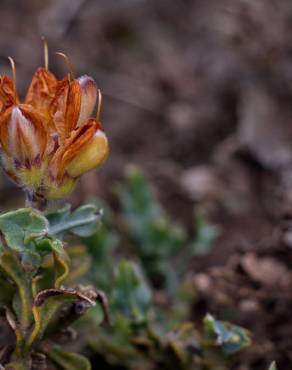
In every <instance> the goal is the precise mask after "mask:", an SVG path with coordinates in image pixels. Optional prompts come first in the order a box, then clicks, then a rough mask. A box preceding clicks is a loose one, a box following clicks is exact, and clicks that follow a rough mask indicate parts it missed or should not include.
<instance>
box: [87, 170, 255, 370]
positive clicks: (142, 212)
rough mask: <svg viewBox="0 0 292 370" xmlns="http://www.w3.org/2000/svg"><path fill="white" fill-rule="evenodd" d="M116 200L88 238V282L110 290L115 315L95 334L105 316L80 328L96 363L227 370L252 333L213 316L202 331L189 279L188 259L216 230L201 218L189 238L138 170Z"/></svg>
mask: <svg viewBox="0 0 292 370" xmlns="http://www.w3.org/2000/svg"><path fill="white" fill-rule="evenodd" d="M115 195H116V197H117V200H118V205H119V207H120V208H118V210H117V211H114V210H111V209H110V208H109V206H108V205H105V204H103V208H104V219H103V221H102V223H101V226H100V228H99V229H98V231H97V232H96V233H95V234H94V235H92V236H91V237H89V238H84V239H83V242H84V243H85V244H86V245H87V247H88V250H89V252H90V255H91V258H92V267H91V269H90V271H89V273H88V274H87V278H88V279H90V280H92V281H94V282H95V284H96V285H97V286H99V287H102V288H103V289H104V290H105V292H106V294H107V296H108V297H109V307H110V317H111V328H110V329H109V328H100V329H99V330H98V331H96V328H95V327H94V322H96V323H100V320H101V318H100V310H92V311H91V313H90V315H89V316H90V318H91V319H90V320H88V316H87V320H86V321H84V322H83V325H84V328H86V329H85V331H86V335H85V336H86V342H87V344H88V346H89V348H90V349H91V351H92V357H93V359H94V358H95V355H94V353H95V354H97V355H98V357H97V360H96V361H99V360H98V359H101V358H103V362H105V363H107V366H109V367H111V366H122V367H123V368H127V369H133V370H134V369H135V370H137V369H141V370H144V369H145V370H146V369H150V368H151V369H152V368H153V369H161V368H163V369H170V370H171V369H173V370H178V369H185V370H189V369H190V370H191V369H196V370H200V369H202V370H203V369H210V370H215V369H219V368H220V369H222V370H225V369H226V370H227V369H229V366H230V364H231V363H232V361H233V358H234V354H235V353H236V352H239V351H240V350H242V349H243V348H245V347H246V346H247V345H248V344H249V336H248V333H247V331H245V330H244V329H242V328H240V327H237V326H234V325H231V324H229V323H225V322H221V321H217V320H215V319H213V318H212V317H211V316H207V318H206V320H205V323H204V328H203V331H199V330H198V329H197V328H196V326H195V325H194V323H192V322H191V321H190V319H191V311H192V302H193V300H194V292H193V291H192V289H191V287H190V284H189V283H188V280H187V277H186V272H187V265H188V264H189V263H190V259H191V257H192V256H193V255H195V254H197V253H199V254H200V253H206V252H207V251H208V250H209V248H211V246H212V241H213V240H214V238H215V237H216V236H217V234H218V231H217V229H216V228H215V227H214V226H213V225H210V224H209V223H208V222H207V221H206V220H205V219H204V218H202V217H197V218H196V219H195V228H194V231H193V233H191V234H190V233H188V232H187V230H186V229H185V228H183V227H182V226H181V225H179V224H177V223H175V222H173V221H172V220H171V218H170V216H169V215H168V214H167V213H166V211H165V210H164V209H163V208H162V207H161V205H160V204H159V203H158V201H157V200H156V197H155V195H154V191H153V189H152V187H151V185H150V184H149V182H148V181H147V179H146V177H145V176H144V175H143V174H142V173H141V171H140V170H138V169H137V168H133V167H131V168H130V170H129V172H128V173H127V178H126V180H125V182H124V183H122V184H120V185H118V186H117V187H116V188H115ZM97 203H98V202H97ZM121 257H122V258H121ZM125 258H126V259H125ZM97 363H98V362H97Z"/></svg>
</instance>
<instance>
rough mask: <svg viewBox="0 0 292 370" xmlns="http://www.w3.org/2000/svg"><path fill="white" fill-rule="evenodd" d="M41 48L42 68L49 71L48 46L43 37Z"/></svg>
mask: <svg viewBox="0 0 292 370" xmlns="http://www.w3.org/2000/svg"><path fill="white" fill-rule="evenodd" d="M42 41H43V47H44V67H45V69H49V45H48V42H47V39H46V38H45V37H44V36H43V37H42Z"/></svg>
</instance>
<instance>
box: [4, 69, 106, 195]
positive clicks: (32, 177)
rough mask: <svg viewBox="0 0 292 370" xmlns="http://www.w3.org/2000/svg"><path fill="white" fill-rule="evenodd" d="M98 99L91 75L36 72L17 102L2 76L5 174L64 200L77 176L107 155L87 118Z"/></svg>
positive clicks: (97, 125) (97, 124) (100, 135)
mask: <svg viewBox="0 0 292 370" xmlns="http://www.w3.org/2000/svg"><path fill="white" fill-rule="evenodd" d="M98 96H99V97H100V93H99V90H97V88H96V84H95V82H94V80H93V79H92V78H91V77H88V76H82V77H80V78H78V79H75V78H73V77H72V76H71V77H70V76H67V77H65V78H63V79H62V80H57V78H56V77H55V76H54V75H53V74H52V73H51V72H50V71H49V70H48V69H47V68H39V69H38V70H37V71H36V72H35V74H34V76H33V78H32V82H31V84H30V86H29V88H28V91H27V95H26V97H25V100H24V103H20V102H19V99H18V96H17V93H16V89H15V81H13V80H12V79H10V78H9V77H7V76H0V144H1V152H2V166H3V168H4V170H5V172H6V173H7V174H8V176H9V177H10V178H12V179H13V180H14V181H15V182H16V183H17V184H19V185H21V186H23V187H25V188H27V189H28V190H29V191H31V192H35V193H38V194H41V195H43V196H44V197H45V198H47V199H58V198H63V197H65V196H67V195H68V194H69V193H70V192H71V191H72V189H73V188H74V185H75V183H76V180H77V179H78V177H80V176H81V175H82V174H83V173H85V172H87V171H90V170H91V169H93V168H95V167H97V166H99V165H101V164H102V163H103V162H104V161H105V160H106V158H107V156H108V151H109V149H108V141H107V137H106V135H105V133H104V131H103V128H102V125H101V123H100V122H99V119H98V117H97V119H95V118H93V117H92V116H91V115H92V113H93V110H94V108H95V105H96V101H97V97H98ZM98 110H99V108H98ZM98 115H99V114H98Z"/></svg>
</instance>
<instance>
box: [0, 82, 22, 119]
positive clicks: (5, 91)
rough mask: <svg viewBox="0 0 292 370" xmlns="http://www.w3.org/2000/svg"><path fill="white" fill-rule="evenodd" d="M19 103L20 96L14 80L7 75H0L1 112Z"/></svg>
mask: <svg viewBox="0 0 292 370" xmlns="http://www.w3.org/2000/svg"><path fill="white" fill-rule="evenodd" d="M17 103H18V97H17V94H16V91H15V86H14V83H13V81H12V80H11V78H9V77H7V76H0V114H3V113H4V112H5V110H6V109H8V108H10V107H11V106H12V105H14V104H17Z"/></svg>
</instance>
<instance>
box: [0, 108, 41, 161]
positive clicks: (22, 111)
mask: <svg viewBox="0 0 292 370" xmlns="http://www.w3.org/2000/svg"><path fill="white" fill-rule="evenodd" d="M47 140H48V136H47V131H46V129H45V127H44V124H43V122H42V117H41V116H40V115H39V114H38V113H37V112H36V111H35V109H34V108H32V107H31V106H29V105H25V104H20V105H18V106H14V107H12V108H10V109H8V110H6V112H5V114H4V115H3V117H2V118H1V121H0V142H1V145H2V148H3V150H4V151H5V152H6V153H7V154H8V155H9V156H11V157H12V158H13V159H14V160H15V161H16V162H18V163H19V164H24V163H26V161H33V160H35V159H36V158H40V159H41V158H42V157H43V156H44V153H45V150H46V146H47Z"/></svg>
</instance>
